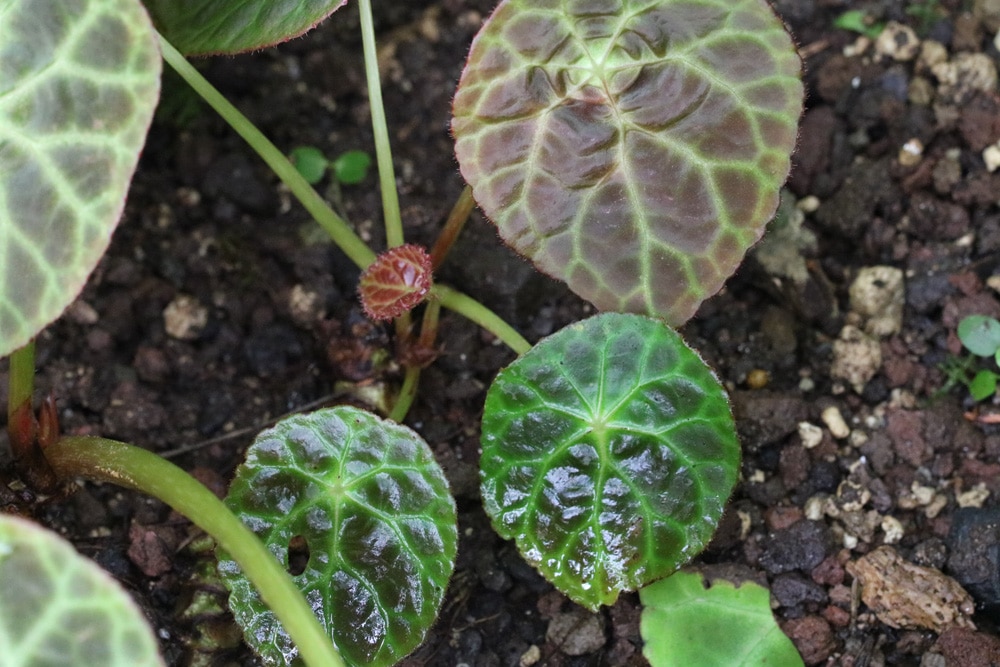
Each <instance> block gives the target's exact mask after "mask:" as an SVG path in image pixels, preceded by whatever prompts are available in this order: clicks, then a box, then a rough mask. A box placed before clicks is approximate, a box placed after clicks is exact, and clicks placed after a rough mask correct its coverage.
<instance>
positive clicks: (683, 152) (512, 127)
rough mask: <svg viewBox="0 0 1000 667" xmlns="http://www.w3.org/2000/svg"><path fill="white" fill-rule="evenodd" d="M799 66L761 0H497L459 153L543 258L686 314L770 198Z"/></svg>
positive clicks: (462, 91)
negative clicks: (498, 2)
mask: <svg viewBox="0 0 1000 667" xmlns="http://www.w3.org/2000/svg"><path fill="white" fill-rule="evenodd" d="M799 74H800V61H799V57H798V55H797V54H796V52H795V49H794V46H793V44H792V41H791V39H790V38H789V36H788V33H787V32H786V31H785V29H784V27H783V26H782V24H781V22H780V21H779V20H778V18H777V17H776V16H775V15H774V13H773V12H772V10H771V9H770V7H769V6H768V5H767V2H766V1H765V0H735V1H734V0H504V1H503V2H501V3H500V5H499V6H498V7H497V9H496V11H495V12H494V13H493V15H492V16H491V17H490V19H489V21H488V22H487V24H486V25H485V26H484V27H483V29H482V30H481V31H480V33H479V34H478V35H477V37H476V39H475V41H474V42H473V45H472V50H471V52H470V54H469V59H468V63H467V65H466V68H465V71H464V73H463V74H462V79H461V82H460V84H459V89H458V93H457V95H456V98H455V104H454V114H455V117H454V120H453V125H452V128H453V131H454V134H455V137H456V154H457V156H458V161H459V164H460V167H461V170H462V175H463V176H464V177H465V179H466V180H467V181H468V182H469V183H470V184H471V185H472V187H473V193H474V195H475V198H476V201H477V202H478V203H479V205H480V206H481V207H482V209H483V211H484V212H485V213H486V215H487V216H488V217H489V218H490V219H491V220H492V221H493V222H494V223H495V224H496V225H497V228H498V229H499V232H500V236H501V237H503V239H504V240H505V241H506V242H507V243H508V244H510V245H511V246H512V247H513V248H514V249H515V250H517V251H518V252H520V253H521V254H523V255H525V256H527V257H529V258H530V259H531V260H532V261H533V262H534V263H535V265H536V266H537V267H538V268H539V269H541V270H542V271H544V272H545V273H548V274H550V275H552V276H554V277H556V278H559V279H561V280H564V281H566V283H567V284H568V285H569V287H570V288H571V289H572V290H573V291H575V292H576V293H577V294H579V295H580V296H582V297H584V298H585V299H588V300H589V301H591V302H592V303H594V304H595V305H596V306H597V307H598V308H600V309H602V310H624V311H629V312H636V313H646V314H650V315H656V316H659V317H663V318H665V319H666V320H667V321H668V322H670V323H671V324H675V325H676V324H680V323H682V322H684V321H685V320H687V319H688V318H689V317H690V316H691V315H692V314H693V313H694V311H695V309H696V308H697V306H698V304H699V303H701V301H702V300H703V299H705V298H706V297H708V296H710V295H712V294H714V293H715V292H716V291H718V290H719V288H720V287H721V286H722V284H723V281H724V280H725V279H726V278H727V277H728V276H729V275H731V274H732V272H733V271H734V270H735V269H736V267H737V266H738V265H739V263H740V261H741V260H742V258H743V255H744V254H745V252H746V250H747V249H748V248H749V247H750V246H751V245H752V244H753V243H754V242H756V241H757V240H758V239H759V238H760V236H761V234H762V233H763V231H764V226H765V224H766V223H767V221H768V220H769V219H770V218H771V216H772V215H773V214H774V211H775V209H776V207H777V205H778V190H779V187H780V186H781V184H782V183H783V182H784V180H785V177H786V176H787V175H788V170H789V164H790V162H789V155H790V154H791V152H792V149H793V148H794V145H795V137H796V126H797V121H798V117H799V114H800V112H801V108H802V95H803V89H802V84H801V81H800V79H799Z"/></svg>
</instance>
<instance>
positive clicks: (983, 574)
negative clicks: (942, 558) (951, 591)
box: [947, 507, 1000, 611]
mask: <svg viewBox="0 0 1000 667" xmlns="http://www.w3.org/2000/svg"><path fill="white" fill-rule="evenodd" d="M947 545H948V549H949V551H950V555H949V556H948V571H949V572H950V573H951V574H952V576H954V577H955V579H956V580H958V582H959V583H960V584H962V585H963V586H965V588H966V589H967V590H968V591H969V592H970V593H972V595H973V596H974V597H975V598H976V601H977V602H979V604H981V605H982V606H983V607H985V608H987V609H989V610H993V611H995V610H997V609H998V608H1000V508H998V507H990V508H986V509H983V508H968V509H959V510H956V511H955V513H954V515H953V516H952V523H951V531H950V532H949V533H948V541H947Z"/></svg>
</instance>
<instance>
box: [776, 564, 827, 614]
mask: <svg viewBox="0 0 1000 667" xmlns="http://www.w3.org/2000/svg"><path fill="white" fill-rule="evenodd" d="M771 595H772V596H773V597H774V599H775V600H777V602H778V604H780V605H781V606H782V607H797V606H799V605H805V604H810V603H812V605H816V607H818V606H819V605H825V604H826V603H827V596H826V591H825V590H824V589H823V587H822V586H820V585H819V584H817V583H816V582H814V581H812V580H810V579H806V578H805V577H803V576H802V575H800V574H797V573H794V572H789V573H786V574H779V575H778V576H777V577H775V578H774V581H773V582H771ZM816 607H814V608H816Z"/></svg>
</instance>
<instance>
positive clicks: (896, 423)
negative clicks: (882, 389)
mask: <svg viewBox="0 0 1000 667" xmlns="http://www.w3.org/2000/svg"><path fill="white" fill-rule="evenodd" d="M885 430H886V433H887V434H888V436H889V439H890V440H892V444H893V447H894V448H895V450H896V455H897V456H899V458H901V459H902V460H904V461H906V462H907V463H909V464H911V465H912V466H914V467H920V466H921V465H923V464H924V463H926V462H927V461H929V460H930V457H931V454H932V452H931V448H930V447H929V446H928V445H927V442H926V441H925V440H924V436H923V412H922V411H920V410H890V411H889V412H888V414H887V415H886V426H885Z"/></svg>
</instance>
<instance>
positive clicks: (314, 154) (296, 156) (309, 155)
mask: <svg viewBox="0 0 1000 667" xmlns="http://www.w3.org/2000/svg"><path fill="white" fill-rule="evenodd" d="M288 157H289V158H290V159H291V161H292V164H293V165H295V169H296V171H298V172H299V173H300V174H301V175H302V178H304V179H306V182H308V183H309V185H316V184H317V183H319V182H320V181H321V180H323V174H325V173H326V168H327V166H328V165H329V164H330V163H329V162H328V161H327V159H326V156H325V155H323V151H321V150H320V149H318V148H316V147H315V146H299V147H298V148H293V149H292V152H291V154H289V156H288Z"/></svg>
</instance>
